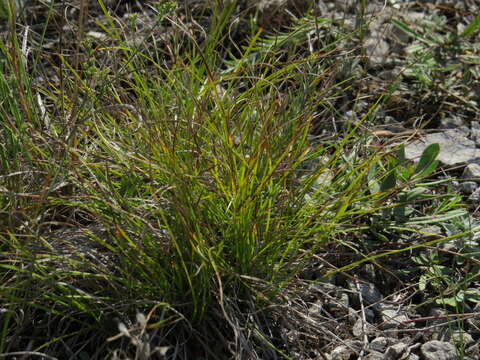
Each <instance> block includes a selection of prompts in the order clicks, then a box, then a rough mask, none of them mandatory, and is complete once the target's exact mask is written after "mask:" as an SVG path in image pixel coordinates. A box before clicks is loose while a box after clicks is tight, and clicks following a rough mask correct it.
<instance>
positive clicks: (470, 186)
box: [460, 181, 478, 195]
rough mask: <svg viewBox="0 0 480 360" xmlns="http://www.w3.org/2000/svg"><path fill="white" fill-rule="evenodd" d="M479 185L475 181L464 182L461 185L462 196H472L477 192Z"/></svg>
mask: <svg viewBox="0 0 480 360" xmlns="http://www.w3.org/2000/svg"><path fill="white" fill-rule="evenodd" d="M477 188H478V184H477V183H476V182H475V181H464V182H462V183H461V184H460V191H461V192H462V194H465V195H471V194H473V193H474V192H475V190H477Z"/></svg>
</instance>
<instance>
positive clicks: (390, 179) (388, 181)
mask: <svg viewBox="0 0 480 360" xmlns="http://www.w3.org/2000/svg"><path fill="white" fill-rule="evenodd" d="M396 184H397V176H396V175H395V171H390V173H389V174H388V175H387V176H386V177H385V178H384V179H383V181H382V183H381V185H380V191H382V192H383V191H387V190H390V189H393V188H394V187H395V185H396Z"/></svg>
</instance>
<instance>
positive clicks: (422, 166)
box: [415, 143, 440, 174]
mask: <svg viewBox="0 0 480 360" xmlns="http://www.w3.org/2000/svg"><path fill="white" fill-rule="evenodd" d="M439 152H440V145H438V144H437V143H435V144H430V145H428V146H427V147H426V148H425V150H423V153H422V156H421V157H420V161H419V162H418V165H417V167H416V168H415V174H420V173H423V172H424V171H425V170H427V169H429V167H430V166H431V164H432V163H433V162H434V161H435V159H436V157H437V156H438V153H439Z"/></svg>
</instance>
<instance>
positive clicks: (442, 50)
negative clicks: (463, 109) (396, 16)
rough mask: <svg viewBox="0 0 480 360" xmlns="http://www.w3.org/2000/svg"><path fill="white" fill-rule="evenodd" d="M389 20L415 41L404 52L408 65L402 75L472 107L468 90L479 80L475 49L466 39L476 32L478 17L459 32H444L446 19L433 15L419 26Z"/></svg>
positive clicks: (473, 105) (478, 24) (479, 23)
mask: <svg viewBox="0 0 480 360" xmlns="http://www.w3.org/2000/svg"><path fill="white" fill-rule="evenodd" d="M392 21H393V25H394V26H396V27H397V28H399V29H400V30H401V31H403V32H405V33H406V34H408V35H410V36H411V37H412V38H414V39H415V42H414V43H413V44H412V45H409V46H408V47H407V49H406V52H407V54H408V59H409V64H408V65H407V68H406V69H405V72H404V75H405V76H406V77H411V78H414V79H416V81H417V84H418V86H419V87H421V88H427V89H439V90H441V91H442V92H443V93H444V94H446V95H447V96H454V97H456V98H457V99H461V100H462V101H463V102H464V103H465V104H467V105H469V106H472V107H474V108H475V107H476V105H475V103H474V102H472V99H471V96H472V93H471V88H472V85H473V84H474V83H475V82H478V81H479V79H480V74H479V73H478V69H477V67H476V65H477V64H478V57H479V53H478V51H479V48H478V44H476V43H472V42H470V41H467V38H469V37H471V36H472V35H473V34H475V33H477V31H478V29H479V27H480V17H479V16H476V17H475V19H474V20H473V21H472V22H470V23H469V24H468V25H467V26H466V27H465V29H464V30H463V31H461V32H455V31H449V30H447V29H448V28H447V24H446V21H447V19H446V18H445V17H443V16H433V17H432V18H431V20H429V21H427V20H425V21H424V22H423V23H422V24H421V25H420V26H421V27H418V26H417V27H414V26H413V25H408V24H406V23H405V22H402V21H400V20H392Z"/></svg>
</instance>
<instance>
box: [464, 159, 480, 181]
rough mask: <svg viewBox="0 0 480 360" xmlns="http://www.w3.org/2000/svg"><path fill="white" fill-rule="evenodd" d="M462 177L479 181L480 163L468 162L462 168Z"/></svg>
mask: <svg viewBox="0 0 480 360" xmlns="http://www.w3.org/2000/svg"><path fill="white" fill-rule="evenodd" d="M462 178H464V179H468V180H476V181H480V164H478V163H471V164H468V165H467V166H466V167H465V169H464V170H463V174H462Z"/></svg>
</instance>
